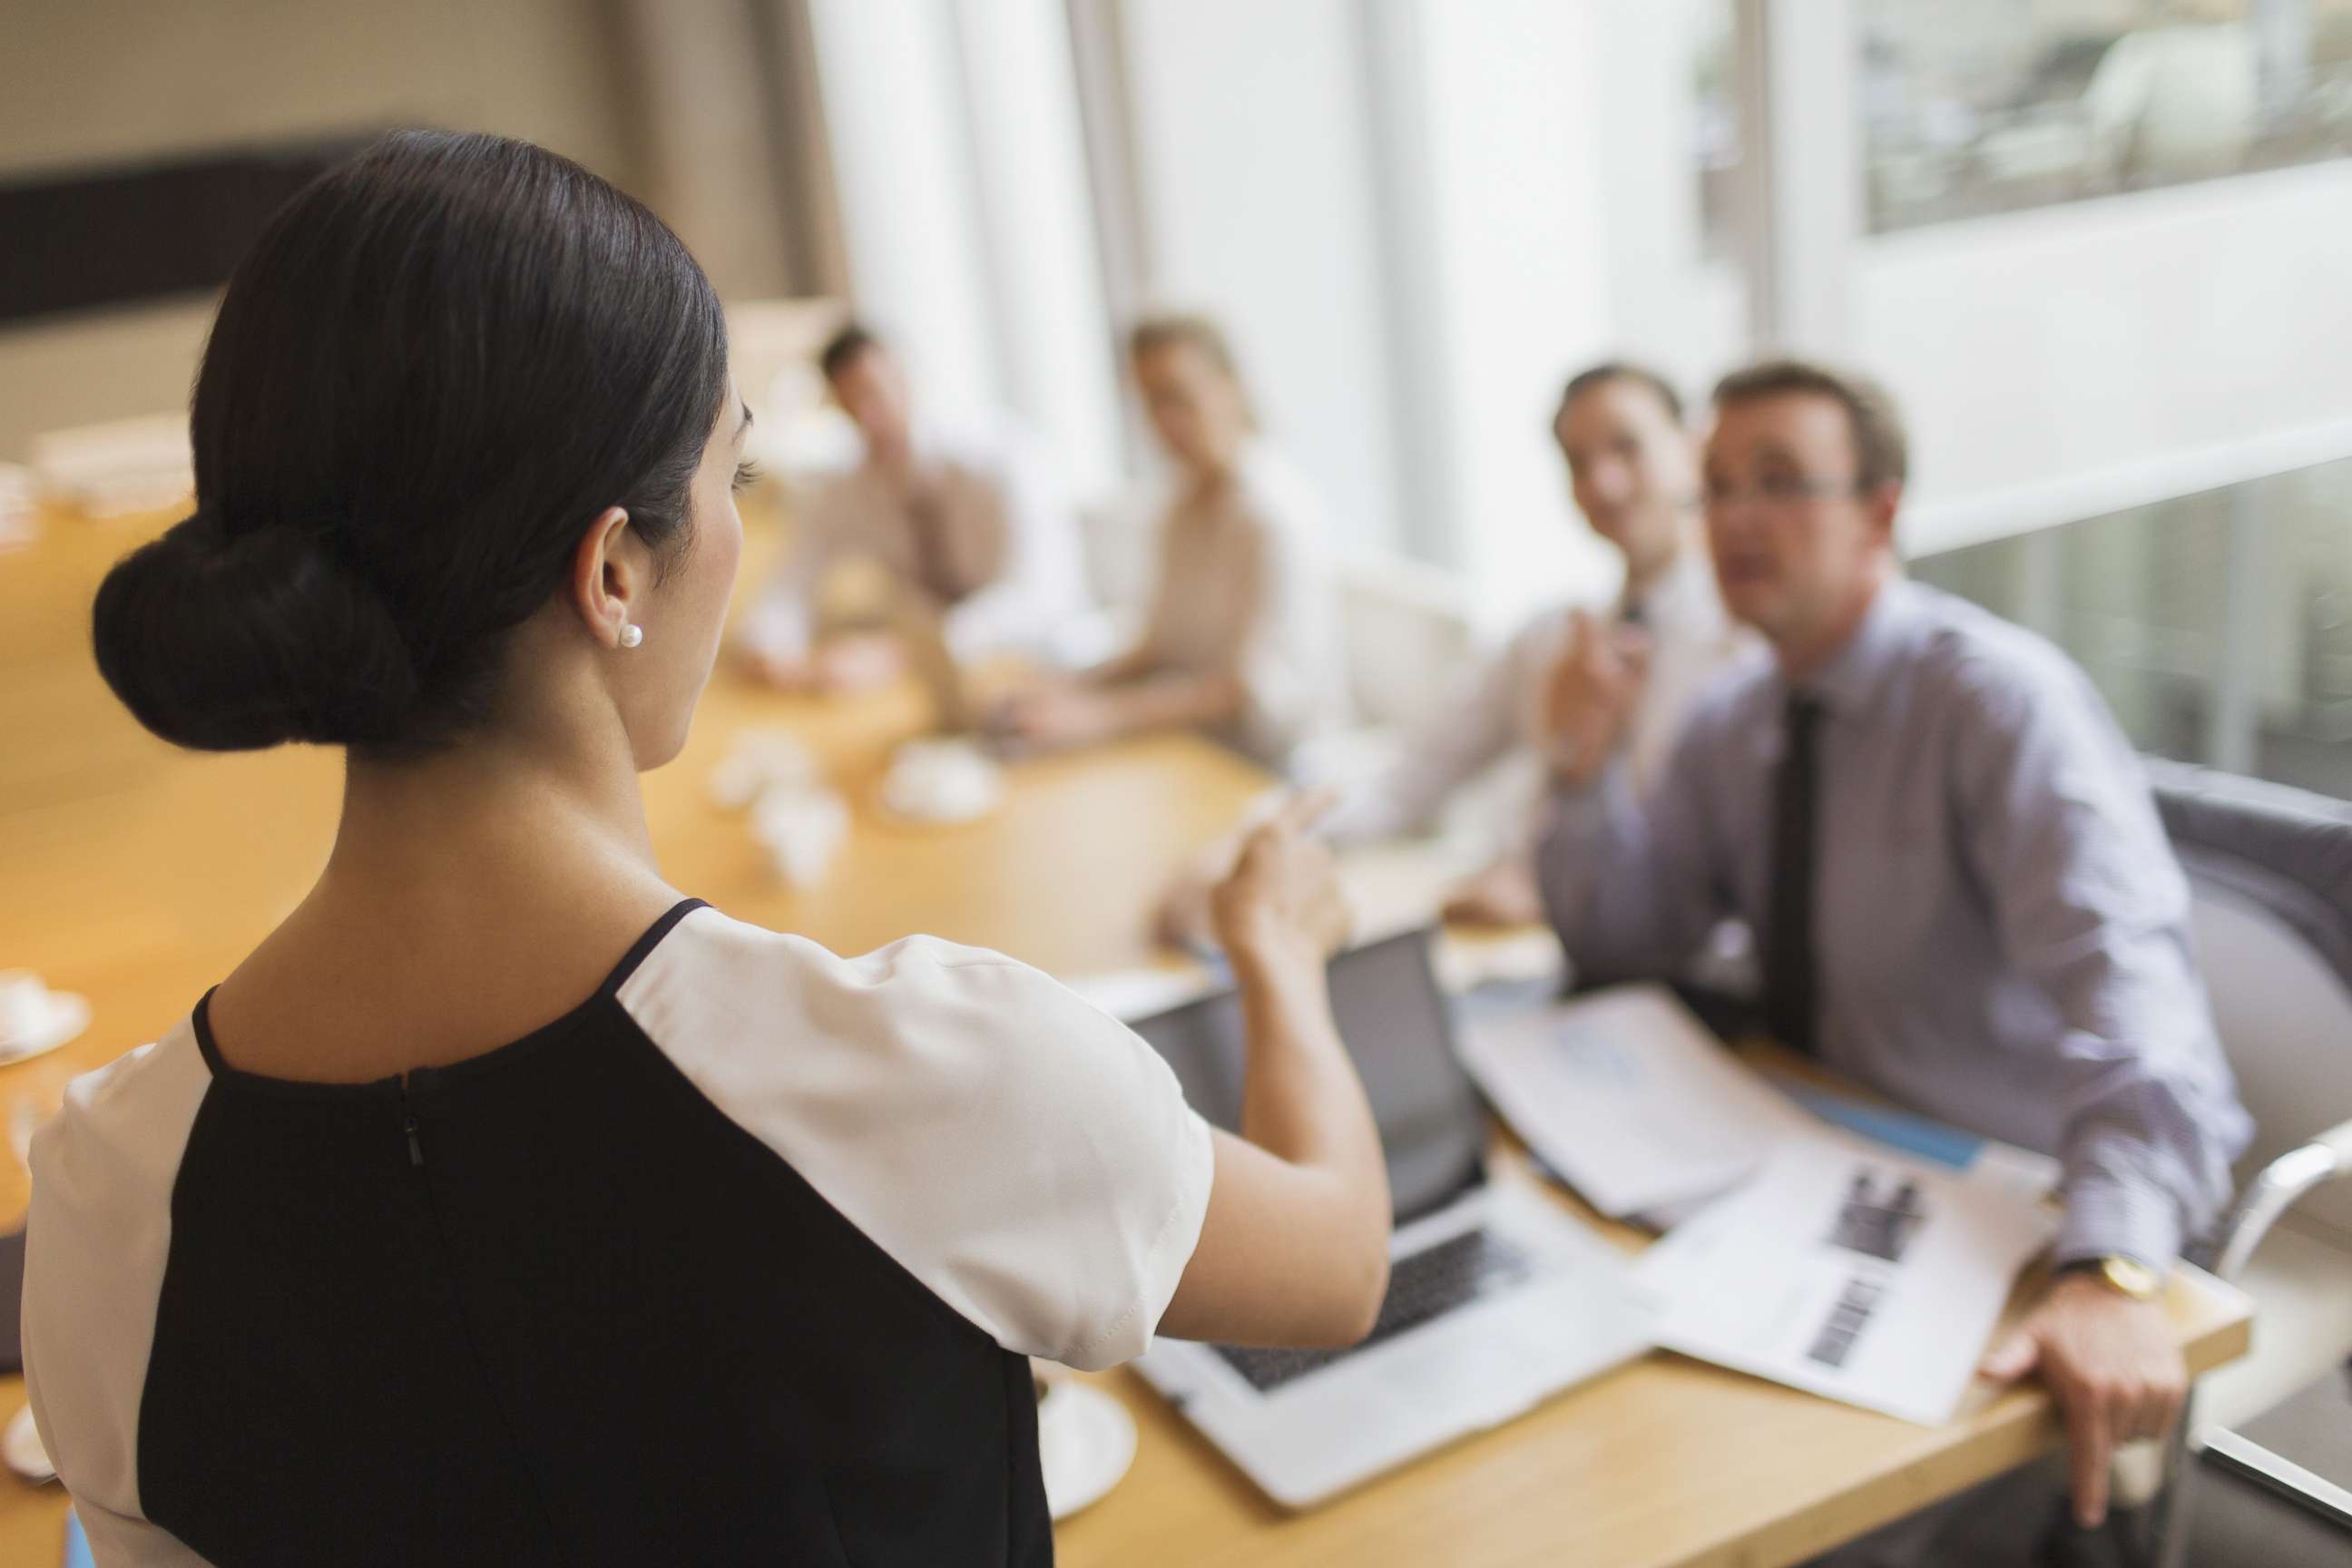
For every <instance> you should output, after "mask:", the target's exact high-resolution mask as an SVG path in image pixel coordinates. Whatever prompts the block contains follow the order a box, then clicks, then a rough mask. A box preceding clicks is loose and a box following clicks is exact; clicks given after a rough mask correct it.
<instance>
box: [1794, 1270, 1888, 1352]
mask: <svg viewBox="0 0 2352 1568" xmlns="http://www.w3.org/2000/svg"><path fill="white" fill-rule="evenodd" d="M1885 1294H1886V1288H1885V1286H1883V1285H1878V1284H1874V1283H1873V1282H1872V1281H1870V1280H1868V1279H1849V1280H1847V1281H1846V1282H1845V1289H1844V1291H1843V1293H1841V1294H1840V1295H1839V1297H1838V1301H1837V1305H1836V1306H1834V1307H1832V1308H1831V1309H1830V1315H1829V1321H1827V1322H1825V1323H1823V1324H1822V1331H1821V1332H1820V1333H1819V1334H1818V1335H1816V1336H1815V1337H1814V1339H1813V1348H1812V1349H1811V1350H1810V1351H1807V1352H1805V1353H1806V1354H1807V1355H1809V1356H1811V1358H1812V1359H1813V1360H1815V1361H1817V1362H1819V1363H1822V1365H1823V1366H1828V1367H1843V1365H1845V1358H1846V1357H1847V1356H1848V1355H1851V1354H1852V1353H1853V1342H1854V1341H1856V1340H1858V1339H1860V1338H1861V1337H1862V1331H1863V1330H1864V1328H1866V1327H1868V1326H1869V1323H1870V1316H1871V1314H1872V1313H1873V1312H1874V1311H1876V1310H1878V1299H1879V1298H1880V1297H1882V1296H1884V1295H1885Z"/></svg>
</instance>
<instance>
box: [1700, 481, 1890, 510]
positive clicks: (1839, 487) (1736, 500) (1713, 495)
mask: <svg viewBox="0 0 2352 1568" xmlns="http://www.w3.org/2000/svg"><path fill="white" fill-rule="evenodd" d="M1862 493H1863V489H1862V486H1860V485H1859V484H1857V483H1855V482H1854V481H1853V480H1852V479H1807V478H1805V477H1803V476H1802V475H1798V474H1774V475H1771V476H1769V477H1768V478H1765V479H1759V480H1757V481H1756V482H1755V483H1754V484H1752V485H1727V484H1718V483H1716V482H1715V481H1713V480H1709V481H1708V482H1707V486H1706V505H1707V508H1708V510H1713V511H1728V510H1732V509H1733V508H1735V507H1740V506H1746V505H1748V504H1749V503H1751V502H1752V503H1754V504H1755V505H1757V506H1761V507H1773V508H1778V509H1782V510H1785V509H1787V508H1790V507H1794V506H1801V505H1802V504H1803V503H1804V502H1806V501H1809V500H1846V499H1848V498H1849V497H1852V496H1858V495H1860V494H1862Z"/></svg>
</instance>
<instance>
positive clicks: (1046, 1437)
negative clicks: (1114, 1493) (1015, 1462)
mask: <svg viewBox="0 0 2352 1568" xmlns="http://www.w3.org/2000/svg"><path fill="white" fill-rule="evenodd" d="M1037 1458H1038V1462H1039V1465H1040V1467H1041V1468H1043V1469H1044V1470H1045V1507H1046V1509H1047V1510H1048V1511H1050V1512H1051V1513H1052V1514H1053V1516H1054V1517H1055V1519H1057V1520H1061V1519H1067V1518H1069V1517H1070V1515H1072V1514H1074V1513H1076V1512H1077V1511H1078V1510H1080V1509H1082V1508H1086V1507H1087V1506H1089V1505H1091V1504H1093V1503H1096V1502H1098V1501H1100V1500H1102V1496H1103V1494H1104V1493H1105V1492H1108V1490H1110V1489H1111V1488H1113V1487H1115V1486H1117V1485H1118V1480H1119V1478H1120V1477H1122V1476H1124V1475H1126V1474H1127V1469H1128V1467H1129V1465H1132V1464H1134V1463H1135V1417H1134V1416H1132V1415H1129V1414H1128V1413H1127V1406H1125V1405H1121V1404H1120V1403H1119V1402H1118V1400H1116V1399H1113V1398H1112V1397H1111V1396H1110V1395H1109V1394H1105V1393H1104V1392H1103V1391H1102V1390H1101V1389H1099V1388H1097V1387H1095V1386H1094V1385H1093V1384H1085V1383H1074V1382H1072V1381H1071V1380H1069V1379H1068V1378H1055V1379H1054V1380H1053V1383H1052V1384H1051V1391H1050V1392H1049V1393H1047V1394H1046V1395H1045V1400H1044V1401H1043V1402H1042V1403H1041V1404H1039V1405H1038V1406H1037Z"/></svg>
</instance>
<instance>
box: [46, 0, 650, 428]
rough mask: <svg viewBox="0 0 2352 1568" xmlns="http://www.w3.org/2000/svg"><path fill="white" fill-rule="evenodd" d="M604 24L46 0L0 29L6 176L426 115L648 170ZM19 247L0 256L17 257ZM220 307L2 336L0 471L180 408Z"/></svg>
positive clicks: (304, 4)
mask: <svg viewBox="0 0 2352 1568" xmlns="http://www.w3.org/2000/svg"><path fill="white" fill-rule="evenodd" d="M624 80H625V73H624V71H623V68H622V65H621V62H619V61H618V60H616V59H615V58H614V30H613V28H612V27H611V26H610V25H609V22H608V20H607V19H606V16H605V14H604V12H603V11H602V10H601V9H600V8H597V7H590V6H583V5H579V4H578V3H577V0H511V3H501V4H499V5H473V4H468V3H467V0H412V3H410V4H407V5H399V6H388V5H373V4H362V3H360V0H209V3H208V4H205V5H200V6H199V5H150V4H145V3H144V0H50V3H47V4H34V5H22V4H18V5H11V6H9V7H8V8H7V16H6V20H5V22H0V176H5V175H11V174H26V173H29V172H33V171H52V170H61V169H67V168H73V167H79V166H87V165H91V164H105V163H116V162H121V161H124V160H129V159H136V158H141V157H147V156H152V155H155V154H159V153H179V152H187V151H194V150H200V149H208V148H214V147H220V146H226V145H231V144H236V143H247V142H265V141H269V140H272V139H277V138H283V137H299V136H306V135H320V134H329V133H336V132H352V131H364V130H371V129H374V128H376V127H380V126H383V125H386V124H391V123H399V122H405V123H415V122H418V121H425V122H429V123H436V124H442V125H449V126H464V127H469V128H478V129H484V130H492V131H499V132H505V133H507V134H509V135H516V136H525V137H529V138H530V139H531V140H533V141H536V142H541V143H543V144H545V145H547V146H551V147H553V148H555V149H556V150H557V151H559V152H562V153H569V154H570V155H571V156H572V157H574V158H577V159H579V160H580V161H581V162H582V163H585V164H587V165H588V166H589V167H590V168H592V169H594V170H595V171H597V172H598V173H599V174H604V175H605V176H606V177H608V178H611V179H614V180H616V181H618V182H620V183H621V184H634V183H635V177H636V175H637V174H638V173H639V171H638V169H637V168H636V166H635V162H634V158H633V144H632V139H631V136H630V134H629V132H630V127H631V110H630V107H629V105H628V104H626V103H625V101H622V94H621V93H620V91H619V90H618V87H619V84H620V83H621V82H622V81H624ZM24 242H25V241H24V239H23V237H16V236H12V237H8V238H6V239H5V240H0V243H8V244H16V243H24ZM212 310H213V305H212V301H211V300H209V299H198V300H184V301H176V302H165V303H162V304H157V305H150V306H140V307H137V308H134V309H130V310H105V311H93V312H77V313H73V314H69V315H64V316H59V317H56V318H53V319H50V320H47V321H37V322H32V323H24V324H12V325H9V326H6V327H0V458H21V457H22V456H23V455H24V451H25V447H26V443H27V441H28V440H29V439H30V437H31V436H32V435H33V434H34V433H35V432H37V431H40V430H46V429H54V428H58V427H61V426H70V425H79V424H84V423H88V422H90V421H95V420H100V419H112V418H121V417H124V416H130V415H139V414H157V413H166V412H170V411H172V410H173V409H179V408H184V407H185V406H186V405H187V400H188V395H189V392H190V389H191V387H192V386H193V384H194V378H195V368H196V358H197V354H198V353H199V352H200V351H201V349H202V346H203V343H204V338H205V332H206V331H208V330H209V328H210V325H211V321H212Z"/></svg>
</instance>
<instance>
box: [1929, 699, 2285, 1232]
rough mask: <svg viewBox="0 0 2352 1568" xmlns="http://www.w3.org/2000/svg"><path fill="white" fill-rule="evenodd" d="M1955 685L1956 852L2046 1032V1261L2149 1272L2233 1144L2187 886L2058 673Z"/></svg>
mask: <svg viewBox="0 0 2352 1568" xmlns="http://www.w3.org/2000/svg"><path fill="white" fill-rule="evenodd" d="M1960 675H1961V680H1960V684H1959V689H1958V695H1959V702H1958V714H1959V725H1960V733H1959V737H1958V739H1959V742H1960V747H1959V750H1958V753H1957V755H1958V757H1959V758H1960V759H1961V773H1960V788H1961V789H1962V791H1963V792H1964V799H1963V800H1962V801H1961V802H1960V803H1959V804H1960V805H1961V806H1962V807H1963V809H1962V812H1961V816H1962V818H1963V820H1964V821H1965V822H1966V823H1968V824H1969V829H1968V838H1969V843H1968V848H1969V855H1970V857H1971V858H1972V860H1973V863H1974V870H1975V872H1976V874H1977V876H1978V878H1979V880H1980V882H1981V884H1982V885H1983V887H1984V888H1985V889H1986V890H1987V892H1988V895H1989V896H1990V899H1991V900H1992V903H1993V907H1994V914H1995V920H1996V924H1997V926H1998V929H1999V932H2000V941H2001V944H2002V947H2003V949H2004V952H2005V956H2006V957H2007V959H2008V961H2009V963H2011V965H2013V966H2014V967H2015V968H2016V969H2017V970H2018V971H2020V972H2021V973H2024V974H2026V975H2028V976H2030V977H2031V978H2032V979H2033V980H2034V981H2036V982H2037V983H2038V984H2040V985H2041V987H2042V989H2043V991H2044V992H2045V993H2046V994H2048V996H2049V998H2050V1000H2051V1002H2052V1004H2053V1006H2054V1008H2055V1009H2056V1012H2057V1014H2058V1016H2059V1019H2060V1024H2059V1026H2058V1030H2057V1033H2056V1037H2054V1038H2053V1039H2052V1040H2051V1041H2050V1043H2049V1048H2050V1049H2051V1050H2052V1051H2053V1052H2054V1053H2055V1054H2056V1056H2057V1057H2058V1058H2059V1060H2060V1064H2061V1067H2062V1069H2063V1070H2062V1071H2061V1073H2060V1075H2059V1082H2060V1085H2061V1088H2060V1095H2061V1100H2062V1103H2061V1105H2060V1115H2061V1121H2062V1127H2063V1132H2062V1142H2061V1147H2060V1149H2059V1154H2060V1158H2061V1160H2062V1162H2063V1165H2064V1170H2065V1174H2064V1179H2063V1196H2064V1199H2065V1205H2066V1215H2065V1221H2064V1225H2063V1229H2062V1230H2061V1233H2060V1237H2059V1241H2058V1249H2057V1251H2058V1257H2059V1258H2060V1260H2061V1261H2066V1260H2070V1259H2074V1258H2093V1257H2100V1256H2105V1255H2109V1254H2116V1255H2122V1256H2125V1257H2130V1258H2137V1259H2140V1260H2141V1261H2143V1262H2146V1263H2148V1264H2150V1265H2152V1266H2156V1267H2164V1266H2168V1265H2169V1264H2170V1263H2171V1262H2172V1261H2173V1260H2174V1259H2175V1258H2177V1257H2179V1252H2180V1249H2181V1246H2182V1244H2183V1242H2184V1240H2185V1239H2187V1238H2189V1237H2196V1236H2198V1235H2200V1233H2202V1232H2204V1231H2206V1230H2207V1229H2208V1228H2210V1226H2212V1225H2213V1224H2214V1223H2215V1222H2216V1221H2217V1220H2218V1219H2219V1218H2220V1216H2221V1210H2222V1208H2223V1206H2224V1205H2226V1204H2227V1203H2228V1201H2229V1198H2230V1191H2231V1181H2230V1163H2231V1160H2233V1159H2234V1158H2235V1157H2236V1156H2237V1155H2238V1154H2239V1153H2240V1152H2242V1150H2243V1149H2244V1148H2245V1146H2246V1142H2247V1140H2248V1138H2249V1137H2250V1136H2251V1133H2252V1123H2251V1122H2250V1121H2249V1119H2248V1118H2247V1116H2246V1113H2245V1111H2244V1110H2243V1109H2242V1107H2241V1106H2240V1105H2239V1103H2238V1098H2237V1090H2236V1087H2235V1084H2234V1083H2233V1081H2232V1079H2231V1074H2230V1069H2229V1066H2228V1064H2227V1062H2226V1061H2225V1060H2224V1059H2223V1057H2222V1054H2221V1044H2220V1041H2219V1039H2218V1038H2217V1037H2216V1036H2215V1033H2214V1029H2213V1023H2212V1015H2211V1011H2210V1007H2209V1005H2208V1004H2207V1001H2206V997H2205V991H2204V986H2203V984H2202V983H2201V982H2200V979H2199V977H2198V974H2197V971H2196V965H2195V961H2194V959H2193V956H2192V952H2191V948H2190V938H2189V887H2188V881H2187V879H2186V878H2185V877H2184V876H2183V875H2182V873H2181V870H2180V867H2179V862H2178V861H2177V860H2176V859H2175V858H2174V857H2173V854H2172V849H2171V846H2170V843H2169V842H2168V839H2167V838H2166V837H2165V833H2164V828H2163V825H2162V823H2161V822H2160V821H2159V820H2158V816H2157V815H2156V809H2155V805H2154V803H2153V801H2152V800H2151V799H2150V797H2149V795H2148V791H2147V781H2146V778H2145V776H2144V774H2143V773H2142V771H2141V769H2140V766H2139V763H2138V759H2137V756H2136V755H2135V754H2134V753H2133V752H2132V750H2131V747H2130V745H2129V743H2128V742H2126V740H2125V738H2124V736H2123V734H2122V732H2121V731H2119V730H2118V729H2117V728H2116V723H2115V721H2114V720H2113V719H2112V717H2110V716H2109V714H2108V713H2107V711H2106V709H2105V705H2104V704H2103V703H2101V702H2100V701H2099V700H2098V699H2097V697H2096V696H2095V694H2094V693H2093V692H2092V691H2091V690H2090V689H2089V688H2088V685H2087V683H2086V682H2085V680H2084V678H2083V677H2082V676H2081V674H2080V673H2079V672H2078V671H2075V670H2074V669H2073V668H2071V667H2062V666H2060V665H2059V664H2058V662H2057V661H2056V660H2054V659H2053V660H2052V661H2051V662H2050V663H2049V665H2048V666H2047V667H2043V666H2041V665H2032V666H2022V667H2017V666H2011V665H2008V664H2006V663H2004V664H2001V665H1999V666H1996V665H1994V664H1992V663H1990V661H1988V662H1986V663H1984V664H1981V665H1977V666H1972V667H1969V668H1963V669H1962V670H1961V671H1960Z"/></svg>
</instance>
